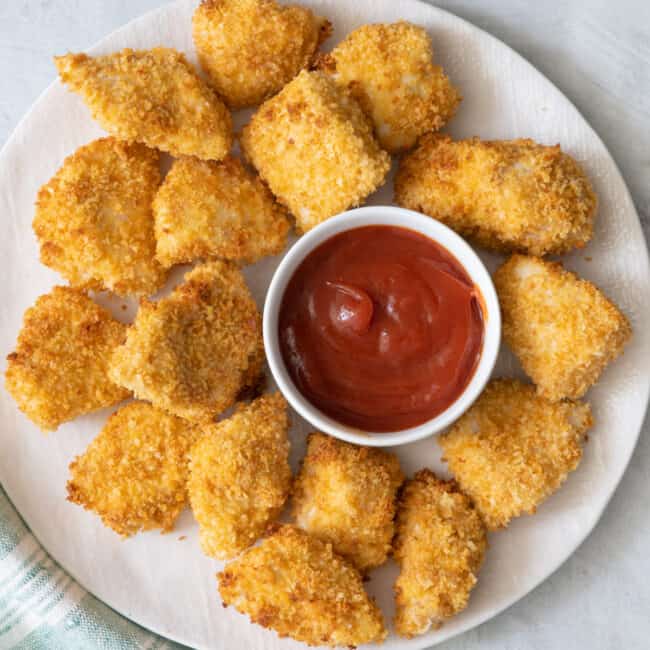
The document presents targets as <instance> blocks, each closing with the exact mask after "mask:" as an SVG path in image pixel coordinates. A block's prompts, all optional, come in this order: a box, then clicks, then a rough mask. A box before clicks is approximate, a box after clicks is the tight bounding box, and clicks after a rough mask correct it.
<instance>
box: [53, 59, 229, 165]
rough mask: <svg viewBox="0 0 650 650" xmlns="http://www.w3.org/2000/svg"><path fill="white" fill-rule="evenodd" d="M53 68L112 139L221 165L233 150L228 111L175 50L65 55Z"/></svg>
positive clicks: (55, 60)
mask: <svg viewBox="0 0 650 650" xmlns="http://www.w3.org/2000/svg"><path fill="white" fill-rule="evenodd" d="M54 63H55V64H56V67H57V70H58V71H59V76H60V77H61V81H63V83H65V84H66V85H67V86H68V87H69V88H70V90H72V91H74V92H76V93H78V94H79V95H81V97H82V98H83V100H84V102H85V103H86V105H87V106H88V108H89V109H90V112H91V114H92V116H93V118H94V119H96V120H97V121H98V122H99V124H100V125H101V126H102V128H104V129H105V130H106V131H108V132H109V133H110V134H111V135H115V136H117V137H118V138H120V139H122V140H129V141H137V142H143V143H144V144H146V145H148V146H150V147H155V148H157V149H161V150H162V151H167V152H169V153H171V154H172V155H174V156H182V155H188V156H197V157H199V158H204V159H206V160H221V159H222V158H223V157H224V156H225V155H226V154H227V153H228V151H229V150H230V147H231V145H232V120H231V116H230V113H229V112H228V109H227V108H226V107H225V105H224V104H223V102H222V101H221V100H220V99H219V97H218V96H217V94H216V93H215V92H214V91H213V90H212V88H210V87H209V86H208V85H207V83H205V82H204V81H203V80H202V79H201V78H200V77H199V76H198V75H197V74H196V71H195V70H194V68H193V67H192V66H191V65H190V63H189V62H188V61H187V59H186V58H185V56H184V55H183V54H181V53H180V52H177V51H176V50H172V49H169V48H165V47H156V48H154V49H152V50H131V49H124V50H122V51H121V52H114V53H112V54H108V55H105V56H97V57H90V56H88V55H86V54H66V55H65V56H57V57H54Z"/></svg>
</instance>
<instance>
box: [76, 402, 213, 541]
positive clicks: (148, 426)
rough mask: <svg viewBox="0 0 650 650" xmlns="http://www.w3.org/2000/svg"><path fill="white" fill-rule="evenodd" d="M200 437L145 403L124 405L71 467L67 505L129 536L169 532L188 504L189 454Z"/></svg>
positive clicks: (195, 428)
mask: <svg viewBox="0 0 650 650" xmlns="http://www.w3.org/2000/svg"><path fill="white" fill-rule="evenodd" d="M199 435H200V431H199V429H198V428H197V427H194V426H193V425H191V424H190V423H189V422H186V421H185V420H182V419H181V418H177V417H174V416H173V415H168V414H167V413H164V412H163V411H160V410H158V409H157V408H155V407H153V406H151V404H147V403H146V402H132V403H131V404H127V405H126V406H123V407H122V408H121V409H119V410H118V411H116V412H115V413H113V415H111V417H110V418H109V419H108V422H107V423H106V425H105V426H104V428H103V429H102V430H101V432H100V433H99V435H98V436H97V437H96V438H95V439H94V440H93V441H92V442H91V443H90V445H88V448H87V449H86V451H85V452H84V453H83V454H81V455H80V456H77V457H76V458H75V459H74V460H73V461H72V463H70V476H71V478H70V480H69V481H68V486H67V487H68V501H71V502H72V503H76V504H78V505H80V506H83V507H84V508H85V509H86V510H91V511H93V512H95V513H96V514H98V515H99V516H100V517H101V519H102V521H103V523H104V525H105V526H108V527H109V528H112V529H113V530H114V531H115V532H116V533H118V534H119V535H122V536H124V537H127V536H129V535H134V534H135V533H137V532H139V531H141V530H151V529H152V528H161V529H162V532H164V533H166V532H169V531H170V530H172V529H173V528H174V522H175V521H176V518H177V517H178V515H179V514H180V513H181V511H182V510H183V508H184V507H185V503H186V501H187V475H188V452H189V449H190V447H191V445H192V444H193V443H194V441H195V440H196V439H197V438H198V437H199Z"/></svg>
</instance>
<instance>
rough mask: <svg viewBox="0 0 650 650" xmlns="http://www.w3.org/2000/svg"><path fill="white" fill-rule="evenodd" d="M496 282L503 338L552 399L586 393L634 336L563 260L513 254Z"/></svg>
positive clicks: (609, 305) (616, 311)
mask: <svg viewBox="0 0 650 650" xmlns="http://www.w3.org/2000/svg"><path fill="white" fill-rule="evenodd" d="M494 282H495V285H496V289H497V292H498V295H499V303H500V305H501V311H502V315H503V337H504V339H505V340H506V342H507V343H508V345H509V346H510V347H511V348H512V350H513V352H514V353H515V354H516V355H517V357H518V358H519V360H520V361H521V365H522V366H523V368H524V370H525V371H526V373H527V374H528V376H529V377H530V378H531V379H532V380H533V382H534V383H535V384H536V385H537V391H538V393H539V394H540V395H542V396H544V397H546V398H548V399H550V400H559V399H562V398H564V397H569V398H571V399H577V398H579V397H582V396H583V395H584V394H585V392H586V391H587V390H588V389H589V387H590V386H592V385H593V384H595V383H596V381H598V378H599V377H600V374H601V373H602V372H603V370H604V369H605V367H606V366H607V364H608V363H609V362H610V361H612V360H613V359H615V358H616V357H618V355H619V354H621V353H622V351H623V347H624V346H625V344H626V343H627V341H628V340H629V339H630V336H631V334H632V328H631V327H630V323H629V321H628V320H627V318H626V317H625V316H624V315H623V314H622V313H621V312H620V311H619V309H618V308H617V307H616V305H614V304H613V303H612V302H611V301H609V300H608V299H607V298H606V297H605V296H604V295H603V294H602V292H601V291H600V290H599V289H598V288H597V287H595V286H594V285H593V284H591V282H588V281H587V280H581V279H580V278H578V276H576V275H574V274H573V273H570V272H569V271H565V270H564V269H563V268H562V265H561V264H554V263H551V262H545V261H544V260H541V259H539V258H536V257H527V256H525V255H513V256H512V257H511V258H510V259H509V260H508V261H506V262H505V263H504V264H503V265H502V266H501V267H500V268H499V269H498V270H497V272H496V273H495V275H494Z"/></svg>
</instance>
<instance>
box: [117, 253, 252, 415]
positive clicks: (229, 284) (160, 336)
mask: <svg viewBox="0 0 650 650" xmlns="http://www.w3.org/2000/svg"><path fill="white" fill-rule="evenodd" d="M263 359H264V349H263V344H262V324H261V319H260V314H259V312H258V310H257V306H256V305H255V302H254V301H253V298H252V296H251V294H250V292H249V290H248V287H247V286H246V282H245V281H244V277H243V276H242V274H241V272H240V271H239V269H238V268H237V267H236V266H234V265H233V264H230V263H227V262H210V263H208V264H203V265H201V266H197V267H196V268H195V269H194V270H192V271H191V272H189V273H188V274H187V275H186V276H185V281H184V282H183V283H182V284H181V285H179V286H178V287H176V289H174V291H173V292H172V293H171V294H170V295H169V296H167V297H166V298H163V299H162V300H159V301H158V302H148V301H146V300H143V301H142V302H141V303H140V309H139V311H138V314H137V316H136V319H135V322H134V324H133V326H132V327H130V328H129V332H128V335H127V338H126V343H125V344H124V345H123V346H122V347H120V348H118V349H117V350H116V351H115V353H114V355H113V357H112V359H111V365H110V376H111V377H112V378H113V380H114V381H115V382H116V383H118V384H120V385H121V386H124V387H126V388H129V389H130V390H132V391H133V392H134V394H135V395H136V396H137V397H139V398H140V399H145V400H148V401H150V402H151V403H152V404H153V405H154V406H157V407H158V408H161V409H163V410H165V411H168V412H169V413H172V414H173V415H178V416H179V417H183V418H186V419H188V420H192V421H197V422H206V423H207V422H209V421H210V420H212V419H213V418H214V417H215V416H216V415H218V414H219V413H221V411H223V410H225V409H227V408H228V407H229V406H231V405H232V404H234V403H235V399H236V397H237V394H238V393H239V391H240V390H242V389H243V388H245V387H247V386H250V385H252V384H253V383H254V382H255V381H256V380H257V378H258V376H259V373H260V370H261V367H262V362H263Z"/></svg>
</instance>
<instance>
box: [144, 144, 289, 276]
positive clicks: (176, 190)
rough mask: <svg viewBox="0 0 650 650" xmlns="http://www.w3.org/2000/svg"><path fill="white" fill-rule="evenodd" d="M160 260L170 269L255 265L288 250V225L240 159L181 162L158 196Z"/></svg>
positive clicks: (281, 211) (189, 159)
mask: <svg viewBox="0 0 650 650" xmlns="http://www.w3.org/2000/svg"><path fill="white" fill-rule="evenodd" d="M153 210H154V214H155V219H156V240H157V244H156V255H157V257H158V260H159V261H160V263H161V264H162V265H163V266H165V267H170V266H173V265H174V264H181V263H184V262H192V261H194V260H196V259H199V258H202V259H211V258H223V259H229V260H237V261H240V262H245V263H248V264H251V263H253V262H256V261H257V260H259V259H261V258H262V257H265V256H266V255H275V254H277V253H279V252H280V251H282V249H283V248H284V247H285V245H286V240H287V232H288V231H289V221H288V219H287V215H286V212H285V210H284V208H283V207H282V206H280V205H279V204H278V203H277V202H276V201H275V198H274V197H273V195H272V194H271V192H270V191H269V189H268V188H267V187H266V186H265V185H264V183H262V181H261V180H260V179H259V178H258V177H257V176H253V175H252V174H250V173H249V172H248V171H247V170H246V169H245V168H244V166H243V165H242V163H241V161H239V160H238V159H237V158H233V157H230V156H229V157H227V158H226V159H225V160H224V161H223V162H220V163H216V162H209V161H204V160H199V159H198V158H189V157H188V158H179V159H178V160H176V161H175V162H174V164H173V165H172V168H171V170H170V171H169V173H168V174H167V176H166V177H165V181H164V183H163V184H162V186H161V188H160V190H159V192H158V194H157V195H156V198H155V201H154V204H153Z"/></svg>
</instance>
